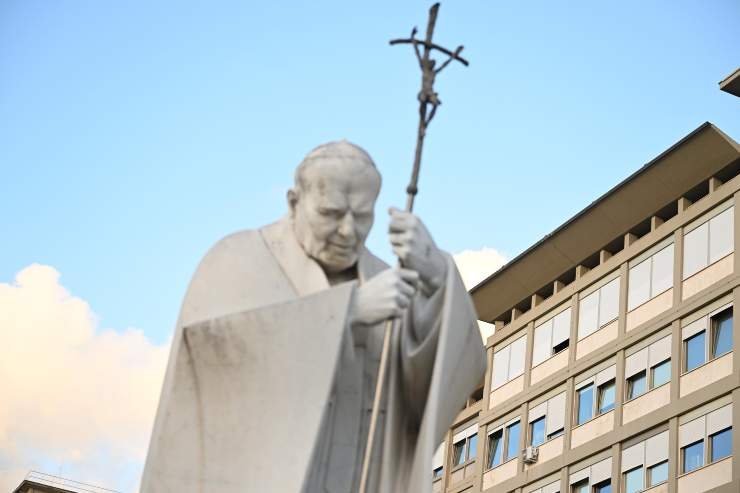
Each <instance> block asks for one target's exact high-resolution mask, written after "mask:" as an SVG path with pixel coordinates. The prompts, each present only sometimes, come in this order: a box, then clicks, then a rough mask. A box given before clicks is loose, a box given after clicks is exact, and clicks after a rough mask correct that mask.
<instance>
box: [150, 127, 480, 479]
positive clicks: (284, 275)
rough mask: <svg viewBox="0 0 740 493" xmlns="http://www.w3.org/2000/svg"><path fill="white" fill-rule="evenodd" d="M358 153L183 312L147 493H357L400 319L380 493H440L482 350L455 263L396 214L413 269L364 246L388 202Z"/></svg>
mask: <svg viewBox="0 0 740 493" xmlns="http://www.w3.org/2000/svg"><path fill="white" fill-rule="evenodd" d="M380 183H381V178H380V173H379V172H378V170H377V169H376V167H375V164H374V163H373V161H372V160H371V158H370V156H369V155H368V154H367V153H366V152H365V151H364V150H362V149H361V148H359V147H357V146H355V145H353V144H351V143H349V142H346V141H342V142H333V143H329V144H325V145H322V146H320V147H318V148H316V149H314V150H313V151H312V152H311V153H309V154H308V156H306V158H305V159H304V160H303V162H302V163H301V164H300V166H299V167H298V169H297V170H296V175H295V187H294V188H293V189H291V190H290V191H289V192H288V205H289V213H288V215H286V216H285V217H284V218H282V219H280V220H279V221H277V222H276V223H273V224H270V225H268V226H265V227H263V228H260V229H257V230H248V231H240V232H237V233H234V234H232V235H230V236H227V237H226V238H224V239H222V240H221V241H219V242H218V243H217V244H216V245H215V246H214V247H213V248H211V250H210V251H209V252H208V253H207V254H206V256H205V258H204V259H203V260H202V261H201V263H200V265H199V266H198V269H197V271H196V272H195V275H194V276H193V279H192V281H191V283H190V286H189V288H188V291H187V294H186V296H185V300H184V301H183V304H182V310H181V312H180V317H179V321H178V323H177V329H176V332H175V335H174V339H173V342H172V352H171V354H170V360H169V365H168V367H167V375H166V378H165V382H164V387H163V390H162V395H161V398H160V402H159V410H158V412H157V417H156V421H155V425H154V431H153V434H152V438H151V443H150V447H149V453H148V457H147V461H146V467H145V470H144V476H143V478H142V486H141V492H142V493H170V492H172V493H175V492H176V493H196V492H197V493H236V492H240V493H243V492H260V493H265V492H278V493H282V492H286V493H292V492H295V493H319V492H322V493H323V492H331V493H350V492H356V491H357V488H358V484H359V480H360V470H361V467H362V460H363V453H364V450H365V444H366V442H367V433H368V424H369V420H370V414H371V413H370V411H371V407H372V402H373V394H374V392H375V383H376V378H377V371H378V364H379V359H380V352H381V342H382V339H383V328H384V322H385V320H386V319H388V318H400V319H401V320H400V323H398V324H397V325H396V327H397V329H398V330H396V331H395V332H394V335H393V338H392V342H391V353H390V365H389V369H388V374H387V375H388V376H387V378H388V380H387V381H386V382H385V391H384V393H383V399H382V405H381V413H380V416H379V420H378V426H377V429H376V432H377V435H376V436H375V446H374V447H373V451H374V454H373V458H372V462H371V466H370V474H369V482H368V492H373V493H378V492H384V493H385V492H388V493H391V492H392V493H422V492H430V491H431V482H432V470H431V463H432V454H433V452H434V450H435V449H436V447H437V445H438V444H439V443H440V442H441V441H442V439H443V437H444V434H445V432H446V430H447V429H448V427H449V426H450V424H451V422H452V420H453V419H454V417H455V416H456V414H457V413H458V412H459V411H460V409H461V408H462V406H463V405H464V403H465V400H466V398H467V397H468V396H469V395H470V393H471V392H472V391H473V390H474V388H475V387H476V386H477V385H478V384H479V383H480V382H481V380H482V376H483V372H484V369H485V356H484V354H485V353H484V348H483V345H482V343H481V338H480V335H479V332H478V328H477V325H476V314H475V311H474V309H473V306H472V303H471V301H470V298H469V297H468V294H467V292H466V290H465V288H464V286H463V283H462V281H461V280H460V276H459V274H458V272H457V269H456V267H455V265H454V263H453V261H452V258H451V257H450V256H449V255H448V254H447V253H444V252H442V251H441V250H439V249H438V248H437V246H436V245H435V243H434V241H433V240H432V237H431V236H430V234H429V232H428V231H427V229H426V228H425V226H424V224H423V223H422V222H421V221H420V220H419V219H418V218H417V217H416V216H414V215H413V214H411V213H406V212H402V211H399V210H396V209H392V210H391V211H390V227H389V239H390V242H391V245H392V246H393V251H394V252H395V253H396V255H397V256H398V257H399V258H400V259H401V261H402V263H403V266H404V268H389V266H388V265H386V264H385V263H384V262H382V261H381V260H380V259H378V258H377V257H376V256H374V255H373V254H372V253H370V252H369V251H368V250H367V249H366V248H365V239H366V238H367V235H368V233H369V232H370V228H371V227H372V224H373V219H374V211H373V209H374V206H375V201H376V199H377V197H378V193H379V191H380Z"/></svg>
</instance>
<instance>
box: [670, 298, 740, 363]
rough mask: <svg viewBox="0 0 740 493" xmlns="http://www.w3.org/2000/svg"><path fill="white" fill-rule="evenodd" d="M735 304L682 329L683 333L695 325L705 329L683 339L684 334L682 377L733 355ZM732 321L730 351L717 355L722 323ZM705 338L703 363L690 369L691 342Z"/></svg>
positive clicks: (711, 313) (730, 304)
mask: <svg viewBox="0 0 740 493" xmlns="http://www.w3.org/2000/svg"><path fill="white" fill-rule="evenodd" d="M734 315H735V311H734V304H733V303H729V304H727V305H725V306H722V307H720V308H718V309H717V310H714V311H713V312H710V313H708V314H707V315H705V316H702V317H699V318H698V319H696V320H694V321H693V322H691V323H690V324H687V325H686V326H684V327H682V329H681V330H682V331H683V330H686V329H687V328H689V327H691V326H692V325H694V324H699V326H701V327H703V328H702V329H700V330H696V331H692V332H691V335H689V336H686V337H683V334H682V341H681V353H682V354H681V371H682V373H681V375H682V376H683V375H685V374H687V373H690V372H692V371H694V370H696V369H698V368H701V367H702V366H704V365H707V364H709V363H711V362H712V361H714V360H717V359H720V358H722V357H724V356H727V355H728V354H732V352H733V351H734ZM726 320H730V331H729V333H730V349H729V350H727V351H725V352H722V353H717V347H716V346H717V342H718V337H719V335H718V332H719V329H720V328H721V327H722V325H721V324H722V322H723V321H726ZM700 336H702V337H704V347H703V350H704V352H703V358H704V359H703V361H702V362H701V363H700V364H698V365H696V366H694V367H693V368H691V369H689V357H688V356H689V352H688V351H689V341H692V340H695V339H697V338H698V337H700Z"/></svg>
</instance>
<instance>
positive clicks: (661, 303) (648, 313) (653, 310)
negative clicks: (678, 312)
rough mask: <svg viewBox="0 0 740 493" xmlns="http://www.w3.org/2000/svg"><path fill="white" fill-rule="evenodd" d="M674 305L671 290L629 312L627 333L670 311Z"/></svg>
mask: <svg viewBox="0 0 740 493" xmlns="http://www.w3.org/2000/svg"><path fill="white" fill-rule="evenodd" d="M672 304H673V289H672V288H671V289H669V290H668V291H664V292H663V293H662V294H659V295H658V296H656V297H655V298H653V299H652V300H650V301H648V302H647V303H643V304H642V305H640V306H638V307H637V308H635V309H634V310H632V311H631V312H629V313H628V314H627V331H628V332H629V331H630V330H632V329H634V328H635V327H637V326H638V325H640V324H642V323H644V322H647V321H648V320H650V319H651V318H653V317H657V316H658V315H660V314H661V313H663V312H664V311H666V310H668V309H669V308H670V307H671V305H672Z"/></svg>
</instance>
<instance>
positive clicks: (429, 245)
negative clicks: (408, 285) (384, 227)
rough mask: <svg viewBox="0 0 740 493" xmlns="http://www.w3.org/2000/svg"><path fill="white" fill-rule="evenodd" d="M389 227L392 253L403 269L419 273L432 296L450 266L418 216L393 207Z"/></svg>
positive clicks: (426, 291)
mask: <svg viewBox="0 0 740 493" xmlns="http://www.w3.org/2000/svg"><path fill="white" fill-rule="evenodd" d="M389 213H390V215H391V222H390V225H389V227H388V233H389V238H390V241H391V245H392V246H393V252H394V253H395V254H396V256H397V257H398V258H399V259H400V260H401V263H402V264H403V266H404V267H406V268H408V269H413V270H415V271H416V272H418V273H419V277H420V279H421V281H422V282H423V283H424V285H425V288H426V289H425V290H424V292H425V293H426V294H429V293H433V292H434V291H436V290H437V288H439V287H440V286H441V285H442V283H443V282H444V279H445V276H446V275H447V262H446V261H445V258H444V256H443V255H442V252H440V251H439V248H437V245H436V244H435V243H434V240H433V239H432V235H431V234H429V230H427V228H426V226H424V223H423V222H422V221H421V219H419V218H418V217H417V216H415V215H414V214H412V213H410V212H405V211H401V210H398V209H396V208H394V207H391V209H390V210H389Z"/></svg>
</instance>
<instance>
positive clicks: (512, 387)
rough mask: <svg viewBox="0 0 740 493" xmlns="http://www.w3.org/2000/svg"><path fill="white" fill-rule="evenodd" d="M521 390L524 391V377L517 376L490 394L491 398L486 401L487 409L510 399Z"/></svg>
mask: <svg viewBox="0 0 740 493" xmlns="http://www.w3.org/2000/svg"><path fill="white" fill-rule="evenodd" d="M522 390H524V375H520V376H518V377H517V378H515V379H514V380H512V381H510V382H507V383H506V384H504V385H502V386H501V387H499V388H497V389H496V390H494V391H493V392H491V396H490V399H489V401H488V409H493V408H494V407H495V406H498V405H500V404H501V403H503V402H504V401H507V400H509V399H511V398H512V397H514V396H515V395H516V394H518V393H519V392H521V391H522Z"/></svg>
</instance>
